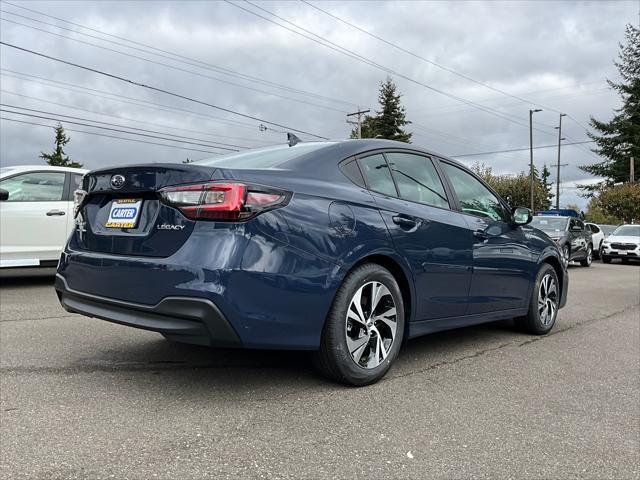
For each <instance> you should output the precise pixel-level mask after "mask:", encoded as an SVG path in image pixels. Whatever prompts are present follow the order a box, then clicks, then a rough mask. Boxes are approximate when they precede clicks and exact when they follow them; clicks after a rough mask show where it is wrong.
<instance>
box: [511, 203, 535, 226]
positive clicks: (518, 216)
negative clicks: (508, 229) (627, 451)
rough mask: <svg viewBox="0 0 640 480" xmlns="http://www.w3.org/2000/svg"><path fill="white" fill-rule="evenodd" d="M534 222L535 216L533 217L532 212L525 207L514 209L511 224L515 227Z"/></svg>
mask: <svg viewBox="0 0 640 480" xmlns="http://www.w3.org/2000/svg"><path fill="white" fill-rule="evenodd" d="M531 220H533V215H531V210H529V209H528V208H524V207H516V208H514V209H513V213H512V214H511V222H512V223H513V224H514V225H527V224H528V223H531Z"/></svg>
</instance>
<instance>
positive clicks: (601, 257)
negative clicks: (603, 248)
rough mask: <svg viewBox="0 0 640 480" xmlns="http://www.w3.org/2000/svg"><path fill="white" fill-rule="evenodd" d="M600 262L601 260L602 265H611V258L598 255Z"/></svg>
mask: <svg viewBox="0 0 640 480" xmlns="http://www.w3.org/2000/svg"><path fill="white" fill-rule="evenodd" d="M600 260H602V263H611V257H607V256H606V255H600Z"/></svg>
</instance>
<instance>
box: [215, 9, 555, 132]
mask: <svg viewBox="0 0 640 480" xmlns="http://www.w3.org/2000/svg"><path fill="white" fill-rule="evenodd" d="M224 1H225V2H226V3H228V4H229V5H232V6H234V7H236V8H239V9H240V10H243V11H245V12H247V13H249V14H251V15H254V16H257V17H259V18H261V19H263V20H265V21H267V22H270V23H273V24H275V25H278V26H279V27H281V28H284V29H285V30H288V31H290V32H292V33H295V34H296V35H299V36H302V37H304V38H306V39H308V40H311V41H313V42H315V43H317V44H319V45H322V46H323V47H325V48H329V49H331V50H334V51H337V52H339V53H341V54H343V55H346V56H348V57H349V58H352V59H355V60H358V61H360V62H362V63H365V64H367V65H370V66H373V67H375V68H377V69H379V70H382V71H384V72H386V73H389V74H393V75H396V76H398V77H400V78H403V79H405V80H407V81H409V82H411V83H414V84H416V85H419V86H422V87H424V88H427V89H428V90H431V91H433V92H436V93H439V94H440V95H444V96H446V97H449V98H452V99H454V100H457V101H459V102H462V103H464V104H467V105H470V106H473V107H474V108H476V109H478V110H482V111H484V112H485V113H488V114H490V115H494V116H496V117H499V118H502V119H503V120H507V121H509V122H511V123H514V124H517V125H520V126H521V127H526V128H529V126H528V125H526V124H524V123H520V121H519V118H518V117H515V116H513V115H510V114H505V113H504V112H501V111H499V110H495V109H493V108H490V107H485V106H483V105H480V104H477V103H475V102H473V101H471V100H467V99H465V98H462V97H459V96H457V95H454V94H451V93H448V92H445V91H443V90H440V89H438V88H435V87H432V86H431V85H428V84H426V83H423V82H421V81H419V80H416V79H414V78H411V77H409V76H407V75H405V74H402V73H400V72H397V71H395V70H393V69H391V68H388V67H385V66H383V65H380V64H378V63H376V62H375V61H373V60H371V59H369V58H366V57H364V56H362V55H360V54H358V53H356V52H353V51H352V50H349V49H347V48H345V47H343V46H341V45H338V44H337V43H334V42H332V41H330V40H328V39H326V38H325V37H323V36H321V35H317V34H315V33H313V32H311V31H310V30H307V29H305V28H303V27H300V26H299V25H297V24H295V23H293V22H291V21H289V20H287V19H285V18H283V17H281V16H279V15H277V14H275V13H273V12H271V11H269V10H267V9H265V8H263V7H261V6H259V5H256V4H254V3H252V2H250V1H248V0H244V1H245V2H246V3H248V4H249V5H252V6H253V7H254V8H257V9H258V10H261V11H263V12H266V13H268V14H269V15H271V16H273V17H275V18H278V19H280V20H282V21H283V22H286V23H288V24H290V25H292V26H294V27H295V28H297V29H299V30H301V31H303V32H306V33H308V34H309V35H312V36H314V37H316V38H312V37H310V36H308V35H305V34H303V33H301V32H298V31H297V30H294V29H292V28H289V27H287V26H286V25H282V24H281V23H278V22H276V21H274V20H272V19H270V18H267V17H265V16H263V15H261V14H259V13H257V12H255V11H253V10H250V9H248V8H244V7H242V6H241V5H238V4H237V3H233V2H232V1H231V0H224ZM318 39H320V40H318ZM509 117H512V118H509ZM514 118H515V119H514ZM539 131H541V132H542V133H545V134H548V135H552V136H554V137H555V134H554V133H551V132H547V131H544V130H539Z"/></svg>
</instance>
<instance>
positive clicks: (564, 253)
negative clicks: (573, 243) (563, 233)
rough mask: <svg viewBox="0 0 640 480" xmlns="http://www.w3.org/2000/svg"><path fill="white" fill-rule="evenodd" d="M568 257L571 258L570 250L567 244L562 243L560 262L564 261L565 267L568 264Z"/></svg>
mask: <svg viewBox="0 0 640 480" xmlns="http://www.w3.org/2000/svg"><path fill="white" fill-rule="evenodd" d="M570 258H571V250H570V249H569V245H564V246H563V247H562V262H563V263H564V266H565V267H567V266H568V265H569V259H570Z"/></svg>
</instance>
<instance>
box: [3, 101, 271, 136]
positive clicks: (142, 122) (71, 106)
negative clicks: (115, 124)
mask: <svg viewBox="0 0 640 480" xmlns="http://www.w3.org/2000/svg"><path fill="white" fill-rule="evenodd" d="M0 93H5V94H9V95H15V96H16V97H21V98H26V99H28V100H35V101H37V102H43V103H47V104H50V105H57V106H59V107H64V108H70V109H72V110H78V111H81V112H87V113H93V114H95V115H101V116H105V117H111V118H117V119H119V120H125V121H129V122H136V123H140V124H143V125H152V126H155V127H161V128H172V129H174V130H178V131H182V132H190V133H199V134H202V135H207V136H212V137H222V138H231V139H236V140H244V141H247V142H255V140H252V139H248V138H240V137H230V136H228V135H217V134H213V133H209V132H203V131H201V130H190V129H187V128H178V127H175V126H173V125H166V124H161V123H153V122H146V121H143V120H138V119H135V118H128V117H121V116H119V115H113V114H110V113H105V112H100V111H96V110H89V109H87V108H81V107H76V106H74V105H68V104H65V103H59V102H54V101H52V100H46V99H44V98H38V97H32V96H30V95H23V94H21V93H17V92H11V91H9V90H4V89H0ZM103 98H106V97H103ZM127 128H128V127H127ZM172 135H173V134H172ZM207 141H208V140H207ZM214 143H220V144H221V145H229V144H224V143H221V142H214ZM231 146H235V145H231ZM262 146H267V145H262ZM242 148H249V147H242Z"/></svg>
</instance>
